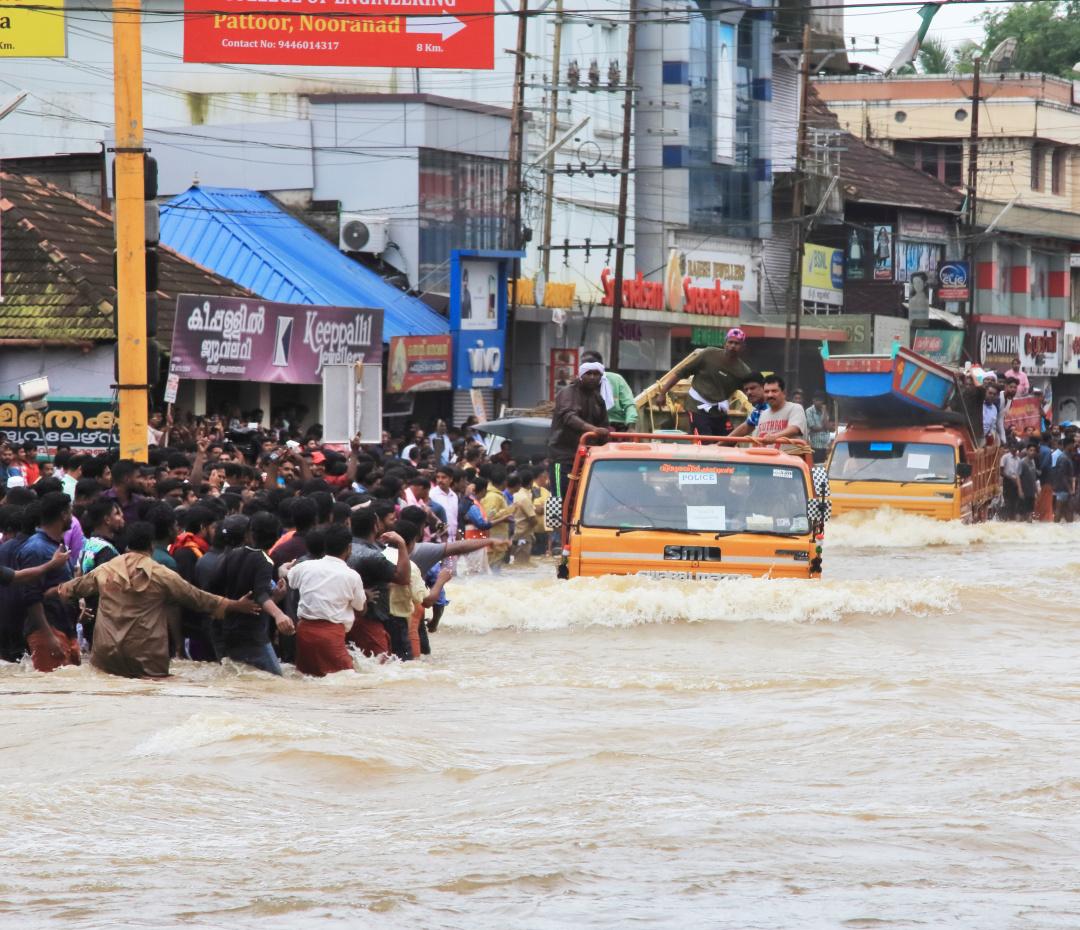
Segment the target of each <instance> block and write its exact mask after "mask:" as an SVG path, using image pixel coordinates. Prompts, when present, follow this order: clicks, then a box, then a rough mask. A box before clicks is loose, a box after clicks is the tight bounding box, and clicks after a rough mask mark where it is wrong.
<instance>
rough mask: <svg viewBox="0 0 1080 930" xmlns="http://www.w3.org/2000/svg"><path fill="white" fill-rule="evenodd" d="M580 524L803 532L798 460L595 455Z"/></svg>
mask: <svg viewBox="0 0 1080 930" xmlns="http://www.w3.org/2000/svg"><path fill="white" fill-rule="evenodd" d="M581 525H582V526H589V527H606V528H612V529H616V528H618V529H629V528H636V529H671V530H689V531H695V530H698V531H701V532H707V533H733V532H734V533H742V532H745V533H780V534H783V535H796V534H799V533H808V532H809V531H810V524H809V521H808V520H807V515H806V479H805V478H804V475H803V471H802V470H801V469H798V468H787V467H779V466H773V465H758V464H753V465H746V464H742V463H739V464H734V463H723V462H702V461H700V460H698V461H690V460H680V459H671V460H667V461H658V460H656V459H620V460H617V461H616V460H612V461H597V462H594V463H593V465H592V468H591V469H590V471H589V478H588V484H587V485H586V487H585V499H584V502H583V505H582V509H581Z"/></svg>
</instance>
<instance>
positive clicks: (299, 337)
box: [170, 294, 383, 384]
mask: <svg viewBox="0 0 1080 930" xmlns="http://www.w3.org/2000/svg"><path fill="white" fill-rule="evenodd" d="M382 323H383V313H382V310H374V309H370V310H369V309H356V308H353V307H310V306H306V305H301V304H279V303H271V302H268V301H260V300H258V299H254V300H248V299H247V298H242V297H200V296H195V295H192V294H182V295H181V296H180V297H178V298H177V300H176V323H175V325H174V327H173V346H172V367H171V369H170V371H171V372H172V373H173V374H176V375H179V376H180V377H181V378H190V379H192V380H195V381H206V380H210V379H214V380H219V379H222V380H232V381H264V382H267V381H269V382H278V383H282V384H321V383H322V370H323V367H324V366H326V365H352V364H354V363H355V362H364V361H368V362H371V361H374V362H378V361H379V360H380V359H381V358H382Z"/></svg>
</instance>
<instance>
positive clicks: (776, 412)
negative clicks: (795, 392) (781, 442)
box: [754, 375, 806, 452]
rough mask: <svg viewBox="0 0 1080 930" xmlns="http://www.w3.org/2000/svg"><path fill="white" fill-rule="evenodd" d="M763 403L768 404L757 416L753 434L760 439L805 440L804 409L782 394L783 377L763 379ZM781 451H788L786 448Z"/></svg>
mask: <svg viewBox="0 0 1080 930" xmlns="http://www.w3.org/2000/svg"><path fill="white" fill-rule="evenodd" d="M764 387H765V403H767V404H768V405H769V409H768V410H766V411H765V412H764V413H762V414H761V416H760V417H759V418H758V425H757V428H756V429H755V430H754V435H755V436H757V437H758V438H760V439H769V440H772V439H787V438H788V437H790V438H792V439H797V440H799V441H800V442H806V411H805V410H803V408H802V407H800V406H799V405H798V404H793V403H791V401H789V400H788V399H787V397H786V396H785V395H784V379H783V378H781V377H780V376H779V375H769V376H768V377H767V378H766V379H765V385H764ZM782 448H783V451H785V452H786V451H788V448H790V447H788V448H784V447H782Z"/></svg>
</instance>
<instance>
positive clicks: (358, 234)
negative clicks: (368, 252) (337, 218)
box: [341, 220, 371, 252]
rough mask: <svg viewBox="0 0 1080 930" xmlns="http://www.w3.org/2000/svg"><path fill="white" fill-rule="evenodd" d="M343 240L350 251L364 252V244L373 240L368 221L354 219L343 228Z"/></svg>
mask: <svg viewBox="0 0 1080 930" xmlns="http://www.w3.org/2000/svg"><path fill="white" fill-rule="evenodd" d="M341 241H342V243H343V244H344V245H345V246H346V247H347V249H348V250H349V251H350V252H363V251H364V246H366V245H367V244H368V243H369V242H370V241H371V230H370V229H368V225H367V223H363V222H361V221H360V220H352V221H350V222H348V223H346V224H345V227H344V228H343V229H342V230H341Z"/></svg>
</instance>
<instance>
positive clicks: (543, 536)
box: [533, 468, 551, 555]
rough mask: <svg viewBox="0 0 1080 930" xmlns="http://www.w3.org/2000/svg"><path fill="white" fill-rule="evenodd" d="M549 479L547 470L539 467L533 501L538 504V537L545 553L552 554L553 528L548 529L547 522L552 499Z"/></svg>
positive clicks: (534, 482)
mask: <svg viewBox="0 0 1080 930" xmlns="http://www.w3.org/2000/svg"><path fill="white" fill-rule="evenodd" d="M548 481H549V478H548V473H547V470H546V469H543V468H539V469H537V471H536V476H535V477H534V478H533V503H534V504H535V505H536V538H537V540H538V541H539V543H540V546H539V548H540V549H542V550H543V555H551V530H549V529H548V522H547V502H548V501H549V500H551V491H550V490H549V488H548Z"/></svg>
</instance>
